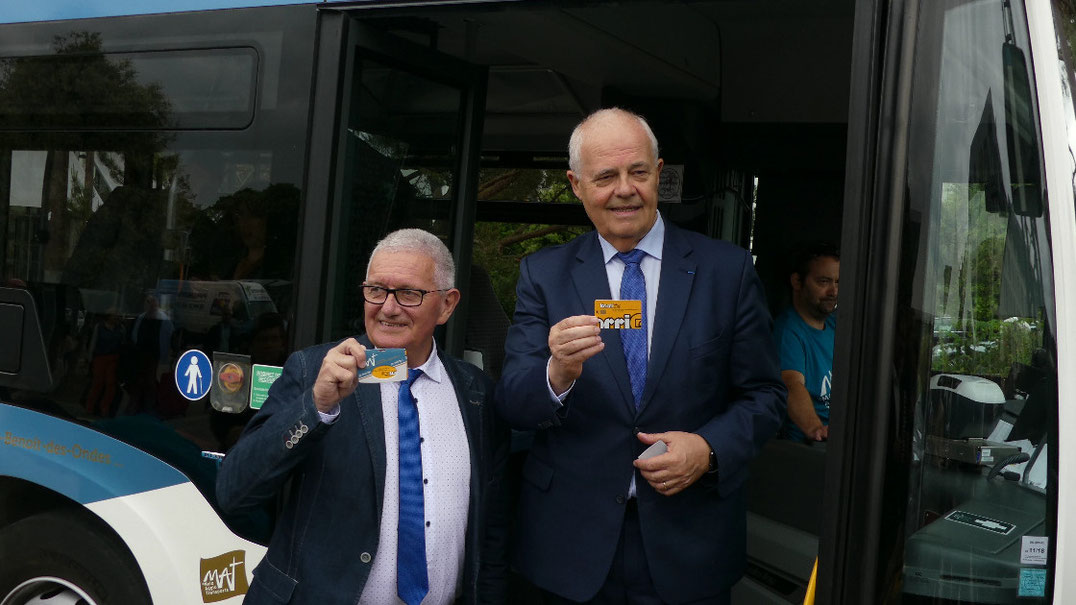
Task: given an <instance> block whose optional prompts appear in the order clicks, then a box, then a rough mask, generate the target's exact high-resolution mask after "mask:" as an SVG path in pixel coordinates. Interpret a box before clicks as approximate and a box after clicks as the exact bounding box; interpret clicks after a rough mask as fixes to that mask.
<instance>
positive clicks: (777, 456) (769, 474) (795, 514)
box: [747, 439, 826, 536]
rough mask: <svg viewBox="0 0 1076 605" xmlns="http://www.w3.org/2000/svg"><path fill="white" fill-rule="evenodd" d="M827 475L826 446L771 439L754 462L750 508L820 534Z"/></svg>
mask: <svg viewBox="0 0 1076 605" xmlns="http://www.w3.org/2000/svg"><path fill="white" fill-rule="evenodd" d="M825 477H826V448H825V445H824V444H822V443H818V444H814V445H804V444H802V443H797V442H795V441H789V440H787V439H771V440H770V441H769V443H767V444H766V445H765V446H764V447H763V448H762V451H761V452H759V455H758V457H757V458H755V460H754V461H752V463H751V480H750V481H748V482H747V510H748V511H749V512H751V513H754V514H756V515H760V516H762V517H766V518H768V519H772V520H775V521H777V522H779V523H783V524H785V525H789V526H792V527H794V528H796V529H799V530H802V531H804V532H807V533H810V534H813V535H816V536H817V535H818V530H819V523H820V522H821V519H822V495H823V486H824V483H825Z"/></svg>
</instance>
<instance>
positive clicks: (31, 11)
mask: <svg viewBox="0 0 1076 605" xmlns="http://www.w3.org/2000/svg"><path fill="white" fill-rule="evenodd" d="M318 1H320V0H314V1H313V2H312V1H311V0H305V1H304V0H47V1H44V2H21V1H18V0H5V1H4V2H3V3H2V4H0V23H21V22H25V21H58V20H61V19H86V18H89V17H116V16H119V15H147V14H154V13H176V12H183V11H198V10H213V9H218V8H245V7H251V6H275V5H281V4H314V3H316V2H318Z"/></svg>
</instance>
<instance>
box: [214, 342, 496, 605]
mask: <svg viewBox="0 0 1076 605" xmlns="http://www.w3.org/2000/svg"><path fill="white" fill-rule="evenodd" d="M359 341H360V342H362V343H363V344H364V345H366V346H370V343H369V341H367V340H366V339H365V338H360V339H359ZM336 344H337V343H328V344H323V345H318V346H315V347H311V348H308V349H304V350H302V351H298V352H296V353H294V354H292V355H291V356H290V357H289V358H288V361H287V363H286V364H285V365H284V373H283V374H282V375H281V376H280V377H279V378H278V379H277V380H276V382H274V383H273V386H272V387H271V388H270V390H269V397H268V399H267V400H266V401H265V404H264V405H263V407H262V409H261V410H259V411H258V413H257V414H256V415H255V416H254V418H252V419H251V421H250V423H249V424H248V425H247V427H246V428H245V429H244V431H243V435H242V436H241V437H240V439H239V442H238V443H237V444H236V445H235V447H234V448H232V450H231V451H230V452H228V455H227V456H226V457H225V458H224V464H223V465H222V466H221V470H220V475H219V476H218V478H217V498H218V499H219V502H220V506H221V508H222V509H223V510H225V511H227V512H232V511H239V510H243V509H245V508H248V507H254V506H257V505H260V504H263V503H264V502H266V501H267V500H270V499H272V498H274V497H275V496H276V495H277V494H278V493H280V491H281V490H282V489H284V488H285V485H286V484H287V485H288V488H287V489H288V490H289V493H288V494H287V496H288V498H287V500H286V502H285V505H284V508H283V511H282V512H281V515H280V518H279V519H278V520H277V525H276V528H275V530H274V532H273V537H272V539H271V540H270V543H269V552H268V553H267V554H266V556H265V558H264V559H263V560H262V562H261V563H260V564H259V565H258V567H257V568H256V569H255V570H254V581H253V582H252V583H251V586H250V590H249V591H248V592H247V597H246V600H245V601H244V603H248V604H260V603H292V604H295V605H299V604H310V605H329V604H334V603H340V604H341V605H343V604H347V605H354V604H355V603H357V602H358V600H359V597H360V596H361V595H362V589H363V587H364V586H365V585H366V579H367V578H368V577H369V574H370V569H371V568H372V566H373V557H375V556H376V554H377V545H378V539H379V527H380V524H381V507H382V502H383V499H384V490H385V464H386V463H385V430H384V416H383V414H382V413H381V390H380V386H379V385H377V384H360V385H359V386H358V388H357V389H356V390H355V392H354V393H353V394H352V395H351V396H349V397H346V398H345V399H344V400H343V401H341V402H340V416H339V417H338V418H337V420H336V421H335V422H334V423H333V424H331V425H328V424H324V423H321V422H320V417H319V416H318V413H317V408H316V407H315V406H314V400H313V394H312V391H311V387H312V385H313V384H314V380H315V378H317V375H318V370H319V369H320V368H321V362H322V359H323V358H324V357H325V354H326V353H327V352H328V350H329V349H330V348H332V347H333V346H335V345H336ZM438 355H439V356H440V358H441V361H442V363H444V366H445V370H446V371H447V373H448V377H449V379H450V380H451V381H452V385H453V386H454V387H455V390H456V400H457V401H458V402H459V406H460V413H461V414H462V416H463V425H464V427H465V430H466V433H467V440H468V443H469V445H470V450H471V496H470V510H469V513H468V518H467V535H466V555H465V563H464V572H463V573H464V577H463V598H462V602H463V603H501V602H503V600H504V593H505V590H506V586H507V575H508V574H507V570H508V564H507V523H506V516H507V515H506V510H505V506H506V502H507V500H506V498H505V496H506V493H505V483H504V480H503V478H504V467H505V464H506V461H507V456H508V435H507V432H508V429H507V426H505V425H503V424H502V423H500V422H499V421H498V420H497V419H496V416H495V414H494V410H493V396H492V395H493V384H492V381H491V380H490V379H489V377H487V376H486V375H485V374H484V373H482V372H481V371H480V370H479V369H478V368H476V367H474V366H472V365H470V364H467V363H465V362H461V361H457V360H455V359H453V358H451V357H449V356H447V355H445V354H444V353H442V352H440V351H438ZM304 427H305V430H304ZM292 436H298V440H297V442H296V443H294V444H291V446H290V447H289V446H288V445H287V444H288V443H289V442H290V441H292V440H293V439H292ZM289 479H291V482H290V483H287V481H288V480H289ZM430 563H431V564H434V565H435V564H436V561H431V562H430Z"/></svg>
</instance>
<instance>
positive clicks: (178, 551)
mask: <svg viewBox="0 0 1076 605" xmlns="http://www.w3.org/2000/svg"><path fill="white" fill-rule="evenodd" d="M87 508H88V509H89V510H91V511H92V512H93V513H94V514H96V515H97V516H99V517H101V519H103V520H104V521H105V522H106V523H108V524H109V526H111V527H112V529H114V530H115V531H116V533H118V534H119V535H120V537H121V538H123V541H124V542H125V543H126V544H127V547H128V548H130V549H131V552H132V553H133V554H134V556H135V559H136V560H137V561H138V564H139V567H141V569H142V576H143V577H144V578H146V584H147V585H148V586H149V591H150V595H152V597H153V603H154V605H187V604H189V603H203V602H209V603H221V604H223V605H239V604H240V603H242V601H243V597H244V595H245V594H246V590H247V587H248V586H249V585H250V582H251V580H252V579H253V577H254V574H253V570H254V567H255V566H256V565H257V564H258V562H259V561H261V559H262V557H263V556H264V555H265V547H263V546H259V545H258V544H255V543H253V542H248V541H246V540H243V539H242V538H239V537H237V536H236V535H235V534H233V533H232V532H231V531H229V530H228V528H227V526H225V525H224V522H223V521H221V519H220V517H218V516H217V514H216V513H215V512H214V511H213V509H212V508H211V507H210V506H209V505H208V504H207V503H206V501H205V498H203V497H202V494H201V493H200V492H199V491H198V490H197V489H196V488H195V487H194V485H193V484H191V483H189V482H188V483H183V484H179V485H173V486H170V487H165V488H162V489H157V490H153V491H149V492H142V493H138V494H132V495H130V496H124V497H122V498H112V499H109V500H102V501H99V502H94V503H92V504H90V505H88V506H87Z"/></svg>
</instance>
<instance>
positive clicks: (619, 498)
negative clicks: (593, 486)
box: [616, 496, 624, 504]
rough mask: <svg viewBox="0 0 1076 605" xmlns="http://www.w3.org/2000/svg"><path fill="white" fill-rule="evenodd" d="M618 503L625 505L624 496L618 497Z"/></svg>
mask: <svg viewBox="0 0 1076 605" xmlns="http://www.w3.org/2000/svg"><path fill="white" fill-rule="evenodd" d="M616 503H617V504H624V496H617V497H616Z"/></svg>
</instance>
